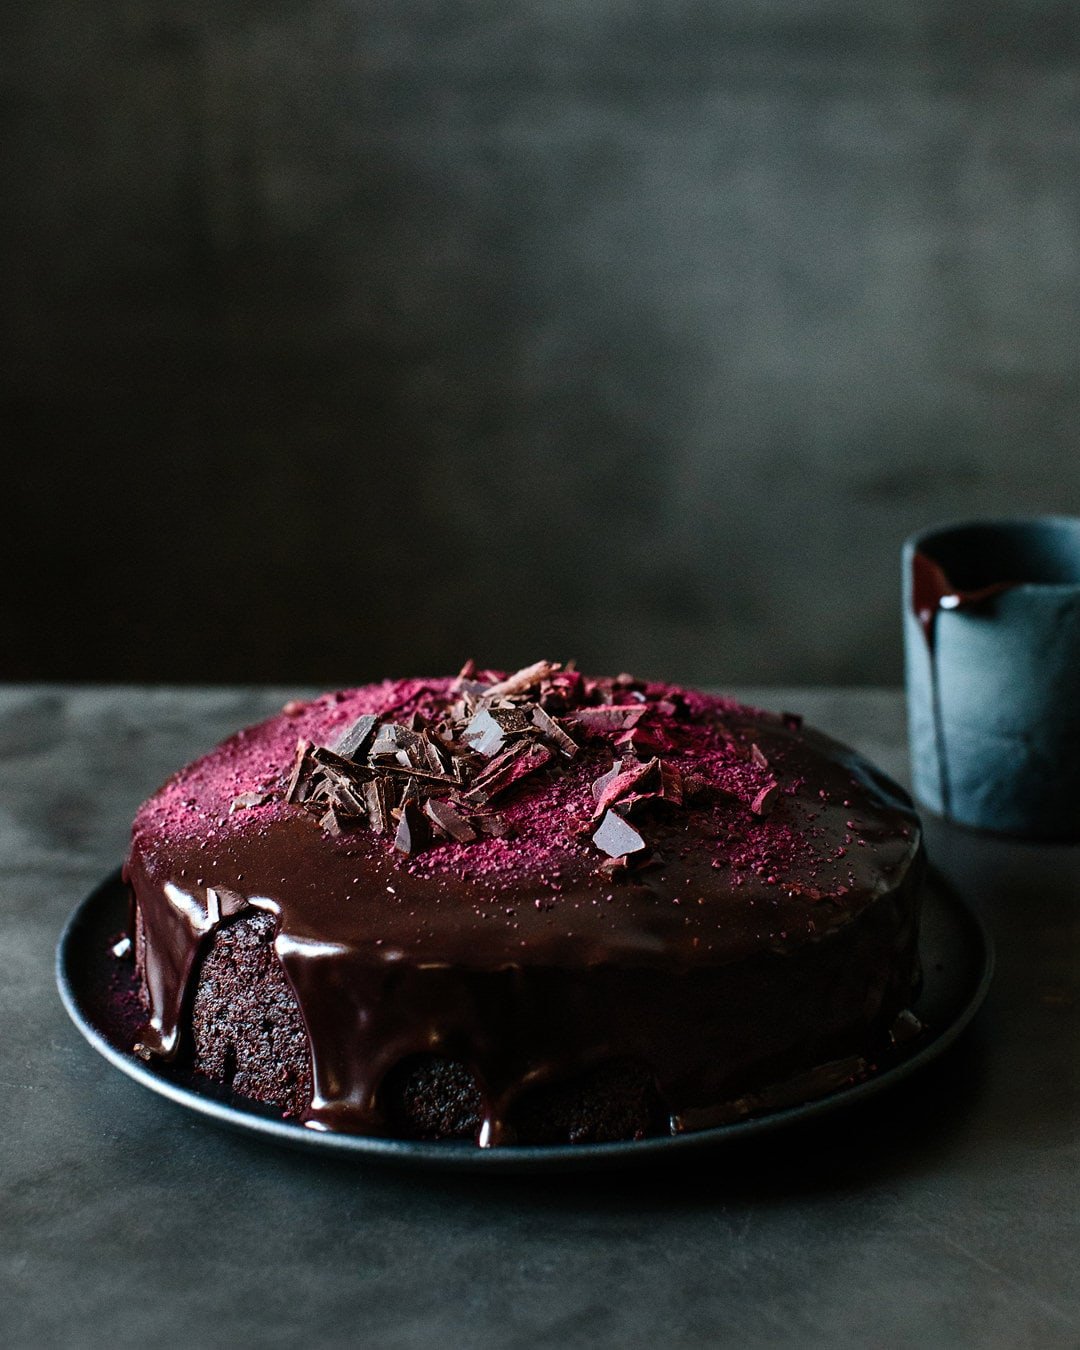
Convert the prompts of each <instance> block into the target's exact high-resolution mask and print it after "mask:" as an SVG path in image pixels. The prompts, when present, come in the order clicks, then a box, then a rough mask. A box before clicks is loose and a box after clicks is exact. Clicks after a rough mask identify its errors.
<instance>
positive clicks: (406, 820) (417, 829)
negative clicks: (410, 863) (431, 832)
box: [394, 802, 428, 853]
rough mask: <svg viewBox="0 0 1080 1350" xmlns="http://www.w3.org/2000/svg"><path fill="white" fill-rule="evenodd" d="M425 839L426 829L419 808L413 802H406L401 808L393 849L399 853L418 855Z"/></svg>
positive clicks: (426, 837) (426, 835) (426, 836)
mask: <svg viewBox="0 0 1080 1350" xmlns="http://www.w3.org/2000/svg"><path fill="white" fill-rule="evenodd" d="M427 839H428V829H427V826H426V824H425V823H424V817H423V815H422V814H421V812H420V808H419V807H418V806H417V805H416V803H415V802H407V803H406V804H405V805H404V806H403V807H402V808H401V818H400V819H399V820H398V827H397V832H396V834H395V835H394V847H395V848H396V849H397V850H398V852H399V853H419V852H420V850H421V849H422V848H423V847H424V845H425V843H426V842H427Z"/></svg>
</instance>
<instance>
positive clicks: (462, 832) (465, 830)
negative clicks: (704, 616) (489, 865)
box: [424, 797, 476, 844]
mask: <svg viewBox="0 0 1080 1350" xmlns="http://www.w3.org/2000/svg"><path fill="white" fill-rule="evenodd" d="M424 812H425V814H426V815H427V816H428V817H429V819H431V820H433V821H434V822H435V824H436V825H437V826H438V828H439V829H440V830H442V831H443V833H444V834H446V835H448V836H449V837H450V838H451V839H454V840H456V841H457V842H458V843H459V844H468V843H471V842H472V841H473V840H474V839H475V838H476V831H475V830H474V829H473V827H472V826H471V825H470V824H469V822H468V821H467V820H466V819H465V817H464V816H463V815H462V814H461V812H460V811H459V810H458V809H457V808H456V807H455V806H454V805H452V804H451V803H450V802H448V801H446V800H445V799H443V798H439V797H431V798H429V799H428V801H427V802H425V803H424Z"/></svg>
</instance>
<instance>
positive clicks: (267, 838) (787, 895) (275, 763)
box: [125, 662, 924, 1146]
mask: <svg viewBox="0 0 1080 1350" xmlns="http://www.w3.org/2000/svg"><path fill="white" fill-rule="evenodd" d="M923 859H924V855H923V849H922V843H921V835H920V830H919V825H918V822H917V819H916V817H915V816H914V814H913V812H912V810H911V806H910V803H909V801H908V799H907V798H906V796H905V795H904V794H903V792H902V791H901V790H900V789H899V788H897V787H896V786H895V785H894V784H893V783H891V782H889V781H888V780H887V779H885V778H884V777H883V776H882V775H881V774H879V773H878V772H877V771H876V770H874V769H873V768H872V767H871V766H870V765H869V764H868V763H867V762H866V761H865V760H863V759H862V758H860V757H859V756H858V755H856V754H855V753H854V752H853V751H851V750H848V749H846V748H845V747H843V746H841V745H839V744H837V743H836V742H834V741H832V740H830V739H828V738H827V737H825V736H823V735H821V734H820V733H818V732H815V731H812V730H810V729H809V728H806V727H804V726H803V725H802V724H801V721H800V719H799V718H798V717H796V716H791V715H786V714H781V715H775V714H771V713H766V712H762V711H759V710H755V709H751V708H747V707H743V706H741V705H739V704H737V703H734V702H732V701H730V700H728V699H723V698H717V697H713V696H710V695H707V694H703V693H699V692H696V691H692V690H686V689H680V688H675V687H673V686H670V685H663V684H650V683H645V682H643V681H639V680H635V679H632V678H630V677H629V676H618V677H616V678H605V679H590V678H586V677H584V676H582V675H581V674H579V673H578V672H577V671H575V670H573V669H564V668H562V667H560V666H558V665H555V664H552V663H548V662H538V663H536V664H535V665H533V666H530V667H527V668H526V669H524V670H521V671H518V672H517V673H515V674H513V675H510V676H506V675H504V674H502V673H501V672H492V671H478V670H476V669H475V668H474V667H473V666H472V665H471V663H470V665H468V666H467V667H466V668H465V669H464V670H463V671H462V672H461V674H459V675H458V676H457V677H456V678H453V679H449V678H445V679H430V680H427V679H415V680H406V681H396V682H394V681H389V682H386V683H383V684H376V685H369V686H366V687H364V688H360V689H351V690H346V691H342V692H338V693H331V694H326V695H324V696H323V697H321V698H318V699H316V700H314V701H313V702H310V703H289V704H286V706H285V708H284V709H283V710H282V712H281V713H280V714H279V715H277V716H276V717H273V718H271V719H270V720H269V721H267V722H264V723H262V724H261V725H259V726H256V727H253V728H250V729H248V730H245V731H240V732H238V733H237V734H236V735H235V736H233V737H232V738H231V739H229V740H227V741H225V742H224V743H223V744H222V745H221V746H219V747H218V748H217V749H216V750H214V751H213V752H212V753H211V754H209V755H207V756H206V757H204V758H203V759H200V760H197V761H196V762H195V763H193V764H191V765H189V766H188V767H187V768H185V769H182V770H181V771H180V772H179V773H177V774H176V775H175V776H174V777H173V778H171V779H170V780H169V781H168V782H167V783H166V784H165V785H164V787H162V788H161V790H160V791H159V792H157V793H156V794H155V795H154V796H153V797H151V798H150V800H149V801H147V802H146V803H145V804H144V805H143V806H142V807H141V809H140V810H139V813H138V815H137V817H136V819H135V823H134V827H133V837H132V845H131V851H130V854H129V857H128V860H127V863H126V867H125V876H126V879H127V881H128V883H129V885H130V888H131V893H132V936H133V938H134V942H133V947H134V953H135V960H136V968H137V972H138V975H139V979H140V981H141V989H142V997H143V1000H144V1007H145V1012H146V1022H145V1026H144V1027H143V1029H142V1031H141V1033H140V1036H139V1040H138V1043H137V1045H136V1046H135V1049H136V1050H137V1052H138V1053H139V1054H141V1055H143V1056H144V1057H146V1058H148V1059H149V1058H155V1059H162V1060H176V1061H178V1062H179V1063H182V1064H187V1065H188V1066H189V1067H191V1068H192V1069H194V1070H195V1071H197V1072H199V1073H202V1074H205V1075H208V1076H209V1077H210V1078H212V1079H214V1080H216V1081H217V1082H218V1083H221V1084H224V1085H225V1086H227V1087H231V1089H232V1090H233V1091H234V1092H236V1093H238V1094H241V1095H242V1096H245V1097H248V1098H251V1099H254V1100H256V1101H259V1102H264V1103H268V1104H270V1105H272V1106H276V1107H277V1108H279V1109H280V1110H281V1111H283V1112H284V1113H285V1114H286V1115H288V1116H292V1117H295V1118H297V1119H298V1120H300V1121H302V1122H303V1123H304V1124H305V1125H307V1126H309V1127H311V1128H312V1129H317V1130H340V1131H350V1132H354V1133H379V1134H389V1135H397V1136H402V1137H411V1138H428V1139H451V1138H452V1139H473V1140H475V1141H476V1142H477V1143H479V1144H480V1145H482V1146H490V1145H499V1144H506V1143H514V1142H560V1143H565V1142H567V1141H578V1140H609V1139H626V1138H635V1137H641V1136H643V1135H646V1134H651V1133H657V1132H667V1131H675V1132H677V1131H682V1130H690V1129H696V1128H701V1127H704V1126H707V1125H710V1124H714V1123H718V1122H721V1121H724V1120H728V1119H731V1118H733V1117H735V1116H739V1115H740V1114H746V1113H748V1112H752V1111H754V1110H759V1109H763V1108H765V1107H768V1106H771V1105H776V1104H779V1103H786V1102H793V1101H798V1100H804V1099H806V1098H808V1097H811V1096H814V1095H819V1094H821V1093H822V1092H824V1091H827V1090H829V1089H830V1088H832V1087H835V1086H839V1085H840V1084H841V1083H843V1082H844V1081H848V1080H850V1079H852V1078H855V1077H858V1076H859V1075H860V1074H862V1073H865V1072H866V1069H867V1066H868V1064H869V1063H870V1062H871V1060H872V1059H873V1057H874V1056H875V1055H877V1054H878V1053H879V1052H880V1051H881V1049H882V1047H884V1046H886V1045H887V1044H888V1040H889V1037H890V1034H895V1033H896V1031H897V1028H898V1027H901V1028H902V1027H904V1026H910V1024H911V1018H910V1015H909V1014H906V1012H905V1010H906V1009H907V1008H908V1005H909V1003H910V1001H911V999H912V996H913V991H914V989H915V986H916V983H917V979H918V956H917V936H918V910H919V891H920V884H921V879H922V873H923Z"/></svg>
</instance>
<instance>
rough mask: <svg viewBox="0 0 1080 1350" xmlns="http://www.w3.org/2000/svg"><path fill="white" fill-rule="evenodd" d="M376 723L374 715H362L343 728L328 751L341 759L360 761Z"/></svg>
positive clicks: (376, 719)
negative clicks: (331, 751)
mask: <svg viewBox="0 0 1080 1350" xmlns="http://www.w3.org/2000/svg"><path fill="white" fill-rule="evenodd" d="M378 721H379V719H378V718H377V717H376V716H374V714H372V713H364V715H363V716H362V717H358V718H357V719H356V721H355V722H353V723H352V725H351V726H348V727H346V728H345V730H344V731H343V732H342V733H341V735H340V736H339V737H338V738H337V740H336V741H335V742H334V744H333V745H332V746H331V747H330V749H331V750H333V751H334V753H335V754H337V755H340V756H341V757H342V758H343V759H356V760H358V759H362V758H363V756H364V754H365V752H366V750H367V748H368V745H369V744H370V742H371V738H372V737H373V736H374V734H375V727H376V726H377V725H378Z"/></svg>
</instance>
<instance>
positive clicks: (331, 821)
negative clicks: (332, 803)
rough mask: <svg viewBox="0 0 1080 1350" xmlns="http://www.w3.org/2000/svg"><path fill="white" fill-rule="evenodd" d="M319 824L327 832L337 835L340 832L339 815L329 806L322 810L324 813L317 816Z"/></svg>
mask: <svg viewBox="0 0 1080 1350" xmlns="http://www.w3.org/2000/svg"><path fill="white" fill-rule="evenodd" d="M319 824H320V825H321V826H322V827H323V829H324V830H325V831H326V833H327V834H333V835H339V834H341V833H342V828H343V827H342V823H341V817H340V816H339V815H338V813H337V812H336V811H335V810H334V808H333V807H331V808H330V810H329V811H326V812H324V814H323V815H322V816H320V817H319Z"/></svg>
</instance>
